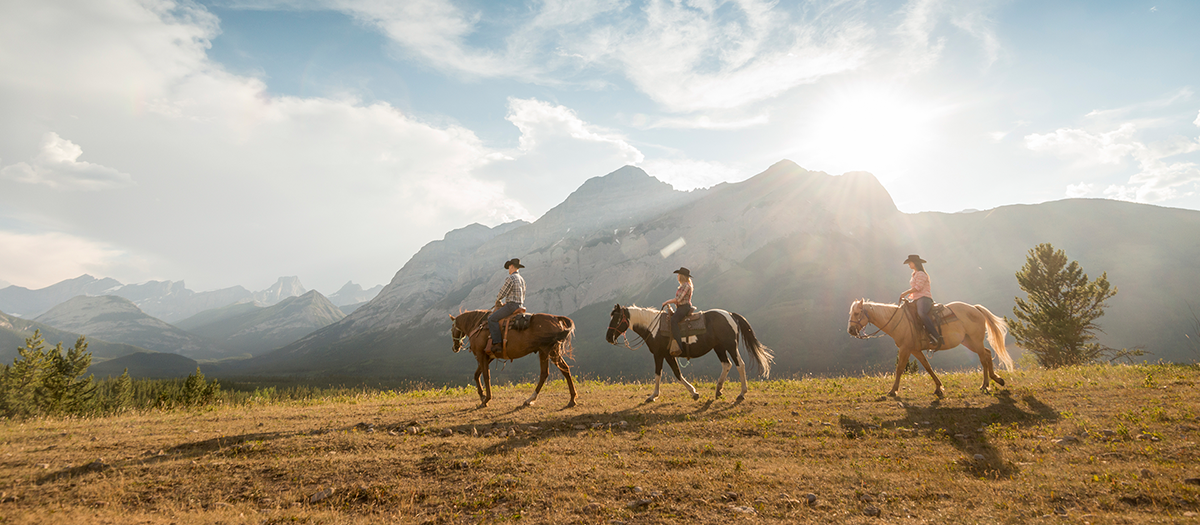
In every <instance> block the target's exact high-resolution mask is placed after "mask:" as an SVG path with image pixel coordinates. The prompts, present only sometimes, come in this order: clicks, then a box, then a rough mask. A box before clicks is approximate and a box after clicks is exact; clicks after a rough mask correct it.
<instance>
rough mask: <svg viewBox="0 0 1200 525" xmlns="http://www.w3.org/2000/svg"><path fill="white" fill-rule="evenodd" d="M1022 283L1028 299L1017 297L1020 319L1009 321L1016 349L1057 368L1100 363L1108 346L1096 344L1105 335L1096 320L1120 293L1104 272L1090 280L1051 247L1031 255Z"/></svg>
mask: <svg viewBox="0 0 1200 525" xmlns="http://www.w3.org/2000/svg"><path fill="white" fill-rule="evenodd" d="M1017 284H1018V285H1020V286H1021V290H1023V291H1024V292H1025V293H1026V294H1027V297H1026V299H1021V298H1020V297H1017V298H1016V302H1017V306H1015V307H1014V308H1013V315H1014V316H1016V320H1012V319H1009V320H1008V323H1009V327H1010V328H1011V331H1010V333H1011V334H1012V335H1013V337H1014V338H1016V340H1017V344H1018V345H1020V346H1021V347H1022V348H1024V349H1025V350H1028V351H1030V352H1032V353H1033V354H1034V356H1035V357H1036V358H1037V361H1038V364H1040V365H1041V366H1044V367H1046V368H1057V367H1061V366H1070V365H1075V364H1081V363H1088V362H1091V361H1094V360H1096V359H1097V358H1098V357H1100V356H1101V355H1103V354H1104V352H1105V350H1106V349H1105V347H1103V346H1101V345H1100V344H1098V343H1095V342H1094V341H1095V340H1096V335H1095V333H1096V332H1099V331H1101V330H1100V326H1099V325H1098V324H1096V319H1099V318H1100V317H1101V316H1103V315H1104V309H1105V308H1106V307H1107V306H1108V305H1107V304H1106V301H1107V300H1108V299H1109V298H1111V297H1112V296H1114V295H1116V294H1117V289H1116V288H1114V287H1112V286H1111V285H1110V284H1109V282H1108V273H1107V272H1105V273H1103V274H1101V275H1100V277H1098V278H1097V279H1096V280H1094V281H1089V280H1088V276H1087V274H1085V273H1083V269H1082V268H1081V267H1080V266H1079V263H1078V262H1076V261H1070V262H1069V263H1068V261H1067V254H1066V253H1065V252H1064V251H1062V250H1055V249H1054V247H1053V246H1051V245H1050V244H1049V243H1044V244H1039V245H1037V246H1035V247H1034V248H1033V249H1031V250H1029V255H1028V256H1027V257H1026V262H1025V266H1023V267H1021V270H1020V271H1019V272H1017Z"/></svg>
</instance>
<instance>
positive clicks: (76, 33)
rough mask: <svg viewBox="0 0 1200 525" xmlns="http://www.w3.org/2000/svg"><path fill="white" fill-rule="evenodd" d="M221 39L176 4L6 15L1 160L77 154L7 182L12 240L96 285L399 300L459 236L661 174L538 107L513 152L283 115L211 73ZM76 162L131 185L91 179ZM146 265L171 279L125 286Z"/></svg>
mask: <svg viewBox="0 0 1200 525" xmlns="http://www.w3.org/2000/svg"><path fill="white" fill-rule="evenodd" d="M418 7H419V6H418ZM427 7H428V8H429V9H434V10H435V11H436V8H437V5H435V4H429V6H427ZM400 8H401V7H397V9H400ZM415 8H416V7H413V9H415ZM434 14H436V12H435V13H434ZM446 27H449V26H445V27H443V29H445V28H446ZM451 29H452V27H451ZM218 31H219V29H218V25H217V21H216V19H215V17H213V16H212V15H211V14H208V13H207V12H205V11H204V10H203V9H202V8H199V7H194V6H192V4H183V5H176V4H174V3H172V2H169V1H166V0H156V1H149V2H133V1H125V0H96V1H94V2H85V3H81V4H78V5H75V6H73V7H63V6H59V5H57V4H54V3H50V2H28V3H15V4H14V3H4V4H2V7H0V114H4V115H5V118H4V119H0V135H2V136H5V137H11V138H13V140H5V141H0V155H2V156H3V157H4V158H5V159H9V160H10V161H11V160H12V159H22V158H28V157H29V156H30V155H31V154H32V152H34V151H38V146H37V140H38V138H39V137H43V135H44V134H45V132H46V128H50V129H54V130H55V132H56V133H58V134H61V136H62V137H68V138H70V139H71V140H70V141H67V140H64V139H62V138H60V137H58V135H54V136H53V137H51V136H50V135H45V137H46V138H47V144H46V145H43V146H42V147H41V153H38V154H36V157H34V158H33V159H32V160H28V161H26V162H23V163H18V164H15V165H14V166H16V167H13V166H10V167H9V168H6V169H5V172H4V177H3V178H0V220H3V219H8V220H10V221H16V222H18V223H20V224H23V228H24V229H25V230H26V231H34V232H42V233H39V235H46V236H54V235H58V236H65V237H64V238H70V239H77V240H83V241H85V242H81V243H77V244H74V245H71V244H64V248H63V249H62V250H60V253H74V255H73V256H71V257H67V258H69V259H73V262H72V264H75V265H80V266H85V267H87V268H89V269H90V270H89V271H90V272H91V273H95V274H97V275H111V276H114V277H118V278H123V280H129V281H131V282H132V281H138V280H144V279H145V278H159V279H164V278H165V279H184V278H186V279H187V280H188V284H189V287H191V288H193V289H196V290H204V289H211V288H217V287H224V286H231V285H235V284H241V285H244V286H247V287H249V288H260V287H266V286H268V285H269V284H270V283H272V282H274V280H275V278H276V277H278V276H279V275H300V276H301V278H302V279H303V280H304V282H305V284H306V285H307V286H309V287H312V288H318V289H335V288H336V287H337V286H340V285H341V284H343V283H344V282H345V281H346V280H347V279H354V280H355V281H356V282H363V283H364V284H370V283H379V282H386V281H388V280H389V279H390V278H391V276H392V274H393V273H394V272H395V271H396V269H398V268H400V267H401V266H402V265H403V264H404V262H405V261H406V260H407V259H408V258H409V256H410V255H411V254H412V253H413V252H415V251H416V250H417V249H418V248H419V247H420V246H421V245H423V244H424V243H425V242H427V241H429V240H432V239H437V238H440V237H441V236H442V235H443V234H444V233H445V232H446V231H448V230H450V229H452V228H457V227H461V226H462V225H463V224H467V223H470V222H473V221H479V222H484V223H487V224H496V223H499V222H501V221H508V220H512V219H515V218H522V219H532V218H534V217H535V213H534V211H536V212H537V213H540V212H541V211H544V210H545V209H547V208H548V207H549V206H551V205H553V204H556V203H557V202H559V201H561V200H562V198H563V197H565V196H566V194H567V193H568V192H569V191H571V190H573V189H574V188H575V187H577V186H578V184H579V183H581V182H582V181H583V180H586V179H587V178H589V177H592V176H596V175H599V174H602V173H597V170H598V169H616V168H618V167H620V166H621V165H623V164H632V163H636V162H639V161H641V160H642V159H643V156H642V154H641V153H640V152H639V151H638V150H637V148H636V147H634V146H632V145H631V144H630V143H629V142H628V141H627V140H626V139H624V138H623V137H622V136H620V135H619V134H617V133H615V132H612V131H611V130H607V129H604V128H601V127H598V126H594V125H590V124H588V123H586V122H584V120H583V119H582V118H580V117H579V115H577V114H576V113H575V112H574V111H572V110H570V109H568V108H566V107H563V106H559V105H554V104H548V103H545V102H540V101H537V100H528V99H526V100H522V99H514V100H513V101H511V102H510V108H509V110H510V111H509V119H510V120H511V121H512V122H513V124H514V125H515V126H517V128H518V129H519V130H520V132H521V139H520V146H519V147H516V148H513V149H511V150H496V149H494V148H492V147H488V146H486V145H484V144H483V142H482V141H481V140H480V139H479V138H478V137H477V136H476V135H475V133H474V132H473V131H472V130H470V129H467V128H464V127H462V126H459V125H447V124H432V123H429V122H426V121H423V120H421V119H418V118H414V117H413V116H412V115H408V114H405V113H404V112H402V111H400V110H398V109H397V108H395V107H392V106H390V105H388V104H384V103H364V102H362V101H361V100H358V99H355V98H352V97H343V98H303V97H292V96H278V95H273V94H271V93H270V91H269V90H268V87H267V85H266V84H265V83H264V82H263V81H261V80H258V79H253V78H247V77H241V76H238V75H234V74H231V73H229V72H227V71H224V70H223V69H222V68H221V67H220V66H219V65H217V64H215V63H213V62H212V61H211V60H209V59H208V57H207V55H206V51H207V48H208V45H209V40H210V39H211V38H213V37H214V36H215V35H216V34H218ZM435 36H436V35H433V36H430V35H427V36H426V37H427V38H434V37H435ZM17 49H20V50H21V51H20V52H16V51H14V50H17ZM50 139H53V140H50ZM77 144H83V145H84V146H85V147H86V149H87V152H88V153H89V155H87V156H85V157H86V158H89V159H90V158H91V156H92V155H95V152H103V155H102V158H104V159H121V160H120V170H119V171H117V170H115V169H111V168H107V167H105V166H99V165H96V164H90V163H87V162H84V161H80V160H79V159H80V156H81V154H82V151H81V148H80V147H79V146H78V145H77ZM22 152H24V153H22ZM105 164H114V163H113V162H112V161H106V162H105ZM26 166H27V168H26ZM126 173H133V174H136V177H137V184H136V185H126V186H125V187H124V188H122V190H121V191H107V192H91V193H89V194H88V195H87V196H86V198H84V196H83V195H81V194H80V193H79V192H63V191H55V190H54V189H53V188H51V187H50V184H52V183H53V184H55V185H57V187H60V188H66V187H68V186H71V187H93V188H94V187H109V186H114V185H119V184H128V183H129V181H130V180H131V178H130V176H129V175H126ZM18 180H22V181H25V182H40V184H22V183H20V182H18ZM531 210H533V211H531ZM0 231H2V230H0ZM5 235H9V236H11V235H16V234H15V233H13V232H11V231H9V232H6V233H5ZM88 243H90V244H88ZM70 246H76V247H77V248H78V249H76V250H74V252H72V251H71V249H70ZM89 246H90V247H91V248H89ZM96 247H119V249H117V248H104V249H99V248H96ZM106 250H108V251H106ZM113 250H116V251H113ZM118 252H119V253H123V254H126V255H122V256H120V257H117V258H116V259H114V256H113V254H114V253H118ZM130 258H137V259H139V260H153V261H156V263H155V264H156V266H155V268H156V269H155V274H154V275H139V274H137V272H136V271H135V270H133V269H128V268H127V267H121V266H120V264H125V263H124V262H121V261H127V260H128V259H130ZM247 261H254V263H253V264H248V263H247ZM118 263H120V264H118ZM9 264H12V265H16V264H22V265H23V266H22V268H23V269H12V270H10V271H9V273H6V274H5V278H6V279H8V280H10V281H17V280H18V279H19V280H20V281H21V282H22V283H24V282H34V279H35V277H36V276H39V275H49V274H54V275H55V278H54V280H59V279H62V278H67V277H73V276H75V275H78V273H80V272H78V271H76V269H77V268H74V267H72V268H66V269H63V270H61V271H50V270H46V272H45V274H43V273H41V270H38V269H37V268H36V265H37V264H40V262H38V261H32V260H31V261H30V262H29V263H28V264H26V263H22V262H21V261H20V260H19V259H11V260H10V262H9ZM48 268H58V267H57V266H53V265H51V266H49V267H48ZM105 268H107V270H105ZM122 268H124V269H125V270H128V271H125V270H122V271H124V273H122V274H121V275H117V270H119V269H122ZM22 272H24V273H22ZM24 275H30V276H31V277H28V278H27V277H24ZM313 276H316V278H314V277H313Z"/></svg>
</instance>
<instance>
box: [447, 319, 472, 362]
mask: <svg viewBox="0 0 1200 525" xmlns="http://www.w3.org/2000/svg"><path fill="white" fill-rule="evenodd" d="M447 315H449V314H447ZM466 337H467V334H466V332H464V331H463V329H462V328H459V327H458V319H457V318H456V317H454V316H453V315H451V316H450V338H451V339H454V353H456V354H457V353H458V352H459V351H461V350H462V348H463V339H465V338H466Z"/></svg>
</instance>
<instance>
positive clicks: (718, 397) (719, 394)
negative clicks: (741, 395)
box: [713, 392, 724, 399]
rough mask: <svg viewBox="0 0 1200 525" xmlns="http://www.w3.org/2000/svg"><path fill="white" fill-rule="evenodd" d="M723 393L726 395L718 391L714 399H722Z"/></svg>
mask: <svg viewBox="0 0 1200 525" xmlns="http://www.w3.org/2000/svg"><path fill="white" fill-rule="evenodd" d="M722 395H724V394H722V393H720V392H717V393H716V395H714V396H713V399H721V396H722Z"/></svg>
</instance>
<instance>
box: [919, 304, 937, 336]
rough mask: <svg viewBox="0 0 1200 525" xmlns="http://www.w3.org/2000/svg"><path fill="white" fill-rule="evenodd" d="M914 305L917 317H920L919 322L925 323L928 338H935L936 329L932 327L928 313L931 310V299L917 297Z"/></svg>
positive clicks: (931, 319) (931, 320)
mask: <svg viewBox="0 0 1200 525" xmlns="http://www.w3.org/2000/svg"><path fill="white" fill-rule="evenodd" d="M916 303H917V315H919V316H921V320H922V321H924V322H925V331H926V332H929V337H932V338H937V337H938V330H937V327H936V326H934V325H933V318H932V317H930V316H929V311H930V310H932V309H933V299H930V298H928V297H918V298H917V300H916Z"/></svg>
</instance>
